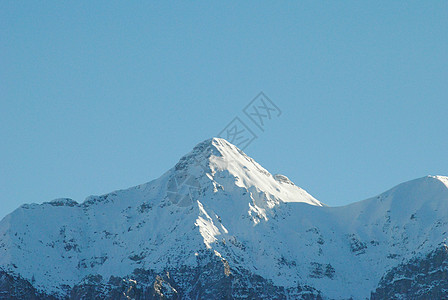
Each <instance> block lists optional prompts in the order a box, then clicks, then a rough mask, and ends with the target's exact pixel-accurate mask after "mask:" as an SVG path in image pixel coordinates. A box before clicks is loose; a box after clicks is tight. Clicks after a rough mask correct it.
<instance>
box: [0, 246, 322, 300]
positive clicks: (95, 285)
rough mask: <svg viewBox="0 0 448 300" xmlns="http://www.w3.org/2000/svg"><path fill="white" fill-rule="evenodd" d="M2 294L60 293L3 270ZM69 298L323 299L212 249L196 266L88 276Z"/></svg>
mask: <svg viewBox="0 0 448 300" xmlns="http://www.w3.org/2000/svg"><path fill="white" fill-rule="evenodd" d="M2 276H4V277H0V282H1V285H0V299H56V298H55V297H54V296H52V295H49V294H45V293H43V292H38V291H37V290H36V289H34V288H33V287H32V285H31V284H30V283H29V282H27V281H26V280H24V279H21V278H19V277H16V278H12V277H11V276H9V275H7V274H6V273H3V274H2ZM59 298H64V299H136V300H140V299H291V298H293V299H310V300H312V299H316V300H319V299H322V296H321V294H320V292H318V291H316V290H315V289H313V288H312V287H309V286H301V285H297V286H295V287H290V288H288V289H286V288H285V287H282V286H275V285H273V284H272V282H270V281H269V280H266V279H265V278H263V277H261V276H258V275H255V274H252V273H250V272H249V271H247V270H244V269H232V268H230V266H229V264H228V263H227V262H226V261H225V260H222V259H219V258H218V257H217V256H216V255H213V254H212V253H211V252H210V251H208V250H205V251H204V253H201V254H200V255H198V256H197V266H196V267H194V268H187V267H184V268H179V269H172V270H165V271H164V272H163V273H160V274H158V273H156V272H155V271H154V270H143V269H135V270H134V271H133V272H132V274H130V275H129V276H126V277H125V278H122V277H115V276H111V277H110V278H109V279H105V278H103V277H102V276H101V275H89V276H86V277H85V278H84V279H83V280H82V281H81V282H80V283H79V284H76V285H75V286H74V287H67V289H66V294H65V295H63V296H60V297H59Z"/></svg>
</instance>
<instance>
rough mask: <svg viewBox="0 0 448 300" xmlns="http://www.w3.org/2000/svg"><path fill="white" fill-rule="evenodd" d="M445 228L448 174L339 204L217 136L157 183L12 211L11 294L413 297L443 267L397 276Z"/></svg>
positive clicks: (6, 291) (0, 226)
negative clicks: (410, 280)
mask: <svg viewBox="0 0 448 300" xmlns="http://www.w3.org/2000/svg"><path fill="white" fill-rule="evenodd" d="M49 216H51V217H49ZM447 232H448V179H447V178H446V177H440V176H439V177H434V176H428V177H424V178H421V179H417V180H413V181H410V182H407V183H404V184H401V185H399V186H397V187H395V188H393V189H391V190H389V191H387V192H385V193H383V194H381V195H379V196H377V197H374V198H371V199H368V200H364V201H361V202H357V203H353V204H351V205H347V206H344V207H335V208H331V207H326V206H325V205H323V204H322V203H321V202H319V201H318V200H316V199H315V198H313V197H312V196H311V195H309V194H308V193H307V192H306V191H305V190H303V189H301V188H299V187H298V186H296V185H295V184H294V183H292V182H291V181H290V180H289V179H288V178H287V177H286V176H284V175H279V174H277V175H271V174H270V173H269V172H268V171H267V170H265V169H264V168H263V167H261V166H260V165H259V164H257V163H256V162H255V161H254V160H253V159H251V158H250V157H248V156H247V155H246V154H244V153H243V152H242V151H241V150H239V149H238V148H236V147H235V146H234V145H231V144H229V143H228V142H226V141H225V140H222V139H211V140H207V141H205V142H203V143H200V144H199V145H198V146H196V147H195V148H194V149H193V151H191V152H190V153H189V154H187V155H185V156H184V157H182V158H181V159H180V161H179V162H178V163H177V164H176V165H175V166H174V167H173V168H172V169H171V170H169V171H168V172H167V173H165V174H164V175H162V176H161V177H160V178H159V179H156V180H154V181H152V182H149V183H146V184H142V185H139V186H136V187H133V188H130V189H126V190H120V191H115V192H112V193H109V194H106V195H102V196H91V197H88V198H87V199H86V200H85V201H84V202H83V203H77V202H76V201H73V200H71V199H64V198H62V199H56V200H53V201H50V202H46V203H43V204H26V205H23V206H22V207H20V208H19V209H17V210H16V211H14V212H13V213H11V214H10V215H8V216H7V217H5V218H4V219H3V220H2V221H1V222H0V270H1V271H0V272H1V277H0V298H1V297H4V298H7V299H8V297H9V298H14V297H15V298H24V297H25V298H32V297H35V298H39V299H45V298H48V299H50V298H51V297H54V298H57V299H89V298H111V299H165V298H166V299H198V298H201V299H233V298H264V299H265V298H275V299H320V298H325V299H349V298H353V299H367V298H369V297H370V296H372V298H374V297H376V298H374V299H380V298H382V297H383V296H388V297H389V296H392V293H393V291H392V289H393V284H396V285H397V288H398V289H399V290H400V291H401V292H402V294H403V295H406V296H409V297H411V298H412V297H413V296H416V297H417V296H418V295H426V296H428V295H433V294H430V293H436V292H435V291H436V290H437V289H432V290H431V289H429V288H428V286H425V285H424V284H423V282H424V281H425V280H426V282H427V284H429V282H431V281H432V280H439V281H440V284H438V286H439V287H440V288H438V290H437V293H439V294H434V295H442V294H443V293H445V292H446V291H445V290H444V289H445V287H444V286H443V282H442V279H443V278H446V277H443V276H445V275H444V274H446V269H444V268H442V269H441V273H440V275H437V276H439V277H437V278H435V277H434V278H433V277H431V276H433V275H434V274H439V273H437V272H436V273H434V272H433V273H430V274H431V275H430V276H429V275H428V276H426V277H418V278H417V277H416V279H415V280H416V282H419V281H418V280H420V279H421V278H426V279H422V284H421V285H416V286H414V285H412V284H411V285H409V283H405V282H406V281H402V282H403V286H399V282H400V280H395V279H394V278H395V277H391V276H392V275H391V274H400V272H405V270H406V268H404V267H403V266H407V265H409V266H410V263H409V262H413V261H418V260H422V257H423V258H424V257H433V256H434V253H436V252H437V251H439V250H437V249H441V248H440V247H441V245H444V243H445V240H446V237H447ZM435 251H436V252H435ZM431 255H432V256H431ZM434 257H435V256H434ZM425 260H428V259H427V258H425ZM433 264H434V266H436V262H433ZM409 266H408V267H409ZM433 269H434V270H436V267H433ZM391 270H392V271H391ZM393 270H395V273H393ZM425 270H426V269H425ZM425 270H420V271H418V270H417V269H415V268H410V269H409V274H406V276H407V277H406V278H411V277H410V276H411V274H413V273H412V272H414V271H415V272H420V273H421V274H425V273H424V272H425ZM427 270H429V271H428V272H432V271H430V270H432V269H430V268H429V269H427ZM403 274H404V273H403ZM397 276H399V275H397ZM434 276H436V275H434ZM397 278H398V277H397ZM391 283H393V284H391ZM408 289H409V292H408V294H406V293H405V292H404V290H406V292H407V290H408ZM428 290H431V292H428ZM371 293H372V294H371ZM441 293H442V294H441ZM24 295H25V296H24ZM392 298H393V297H392Z"/></svg>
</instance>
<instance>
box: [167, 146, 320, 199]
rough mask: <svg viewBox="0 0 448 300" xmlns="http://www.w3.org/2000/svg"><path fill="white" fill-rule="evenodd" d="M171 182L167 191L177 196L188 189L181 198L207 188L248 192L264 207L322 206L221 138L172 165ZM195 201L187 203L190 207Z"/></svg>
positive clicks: (282, 177)
mask: <svg viewBox="0 0 448 300" xmlns="http://www.w3.org/2000/svg"><path fill="white" fill-rule="evenodd" d="M170 182H171V183H172V184H171V185H170V187H174V190H175V192H176V193H177V194H179V193H178V191H179V189H180V185H182V184H184V183H185V184H186V185H187V188H184V189H183V190H184V192H183V194H185V193H188V194H190V193H191V191H192V188H193V189H195V188H196V189H198V188H199V187H200V188H201V189H203V188H205V187H207V186H208V187H210V189H212V190H214V191H215V192H216V189H223V190H225V191H232V190H235V189H238V188H239V189H242V191H246V192H248V195H249V197H251V198H252V199H257V200H254V201H255V202H257V203H258V205H261V206H263V207H264V206H266V205H267V206H269V207H273V206H275V205H276V204H278V203H281V202H305V203H308V204H311V205H318V206H322V204H321V203H320V202H319V201H318V200H316V199H315V198H313V197H312V196H311V195H310V194H308V193H307V192H306V191H304V190H303V189H301V188H300V187H298V186H296V185H294V184H293V183H292V181H290V180H289V179H288V178H287V177H286V176H284V175H276V176H273V175H271V174H270V173H269V172H268V171H267V170H266V169H265V168H263V167H262V166H261V165H259V164H258V163H257V162H256V161H255V160H253V159H252V158H250V157H249V156H247V155H246V154H245V153H244V152H243V151H242V150H240V149H238V147H236V146H235V145H233V144H231V143H229V142H228V141H226V140H225V139H222V138H211V139H208V140H205V141H203V142H201V143H199V144H198V145H196V146H195V147H194V148H193V150H192V151H191V152H190V153H188V154H187V155H184V156H183V157H182V158H181V159H180V160H179V162H178V163H177V164H176V165H175V167H174V173H173V174H172V177H171V179H170ZM179 183H180V184H179ZM170 187H169V188H170ZM176 196H177V195H176ZM190 198H191V197H190ZM193 198H194V197H193ZM261 199H264V200H263V201H261ZM184 200H186V199H185V198H184ZM194 200H195V199H190V201H187V202H188V203H192V202H194ZM258 200H260V201H258ZM179 203H180V202H179ZM267 203H270V204H267ZM184 204H186V203H184Z"/></svg>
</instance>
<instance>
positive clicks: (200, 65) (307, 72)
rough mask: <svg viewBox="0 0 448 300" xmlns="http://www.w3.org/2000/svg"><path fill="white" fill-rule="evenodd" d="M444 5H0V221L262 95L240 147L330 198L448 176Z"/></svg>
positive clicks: (177, 152)
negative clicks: (260, 112)
mask: <svg viewBox="0 0 448 300" xmlns="http://www.w3.org/2000/svg"><path fill="white" fill-rule="evenodd" d="M447 53H448V2H447V1H431V2H423V1H410V2H404V1H392V2H390V1H375V2H373V1H372V2H367V1H344V2H330V1H328V2H327V1H326V2H314V1H302V2H286V1H285V2H276V1H248V2H244V3H240V2H229V1H226V2H205V1H204V2H202V1H185V2H158V3H143V2H124V1H123V2H113V3H112V2H106V1H104V2H101V1H99V2H95V3H87V2H51V3H50V2H31V1H20V2H19V1H2V2H1V3H0V143H1V144H0V218H1V217H3V216H4V215H6V214H7V213H9V212H11V211H12V210H13V209H15V208H17V207H18V206H19V205H21V204H23V203H30V202H37V203H40V202H43V201H49V200H52V199H54V198H59V197H70V198H73V199H74V200H76V201H78V202H81V201H83V200H84V198H86V197H87V196H88V195H91V194H96V195H98V194H103V193H106V192H110V191H112V190H116V189H120V188H126V187H130V186H133V185H136V184H140V183H144V182H147V181H150V180H152V179H155V178H157V177H159V176H160V175H161V174H162V173H164V172H165V171H166V170H168V169H169V168H171V167H172V166H173V165H174V164H175V163H176V162H177V160H178V159H179V158H180V157H181V156H182V155H183V154H185V153H187V152H188V151H190V150H191V148H192V147H193V146H194V145H195V144H197V143H199V142H200V141H202V140H204V139H207V138H209V137H212V136H215V135H216V134H217V133H219V132H220V131H221V130H222V129H223V128H224V127H225V126H226V125H227V124H228V122H230V121H231V120H232V119H233V118H234V117H236V116H239V117H241V118H244V114H243V113H242V109H243V108H244V107H245V106H246V105H247V104H248V103H249V102H250V101H251V100H252V99H253V98H254V97H255V96H256V95H257V94H258V93H259V92H260V91H264V92H265V93H266V95H267V96H268V97H270V98H271V99H272V101H273V102H274V103H275V104H276V105H278V107H279V108H280V109H281V110H282V115H281V116H280V117H279V118H276V119H273V120H272V122H269V124H267V125H266V129H265V131H264V132H261V131H260V130H259V129H258V128H256V127H254V128H253V129H254V131H255V133H256V134H257V135H258V136H259V137H258V139H256V140H255V141H254V142H253V143H252V144H251V145H250V146H249V147H247V149H246V152H247V153H248V154H249V155H250V156H252V157H253V158H254V159H255V160H257V161H258V162H259V163H260V164H262V165H263V166H264V167H266V168H267V169H268V170H269V171H270V172H271V173H282V174H285V175H286V176H288V177H289V178H290V179H291V180H292V181H294V182H295V183H296V184H297V185H299V186H301V187H303V188H304V189H306V190H307V191H309V192H310V193H311V194H312V195H313V196H315V197H316V198H318V199H319V200H321V201H322V202H324V203H327V204H329V205H331V206H335V205H344V204H347V203H350V202H353V201H358V200H362V199H365V198H367V197H370V196H374V195H376V194H378V193H380V192H383V191H384V190H386V189H388V188H390V187H392V186H394V185H396V184H398V183H400V182H403V181H406V180H409V179H413V178H417V177H422V176H425V175H428V174H433V175H448V155H447V154H446V150H447V149H448V139H447V138H446V131H447V116H448V114H447V113H448V103H447V99H448V55H447Z"/></svg>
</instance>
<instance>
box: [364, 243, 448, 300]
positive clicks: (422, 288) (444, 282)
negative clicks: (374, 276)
mask: <svg viewBox="0 0 448 300" xmlns="http://www.w3.org/2000/svg"><path fill="white" fill-rule="evenodd" d="M447 297H448V247H447V246H446V245H443V246H441V247H440V248H439V249H437V250H435V251H432V252H431V253H429V254H427V255H426V256H424V257H421V258H414V259H411V260H410V261H408V262H406V263H403V264H400V265H398V266H397V267H395V268H393V269H392V270H390V271H389V272H387V274H386V275H385V276H384V277H383V278H382V279H381V281H380V283H379V285H378V288H377V289H376V290H375V292H373V293H372V297H371V299H372V300H377V299H434V300H436V299H446V298H447Z"/></svg>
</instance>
